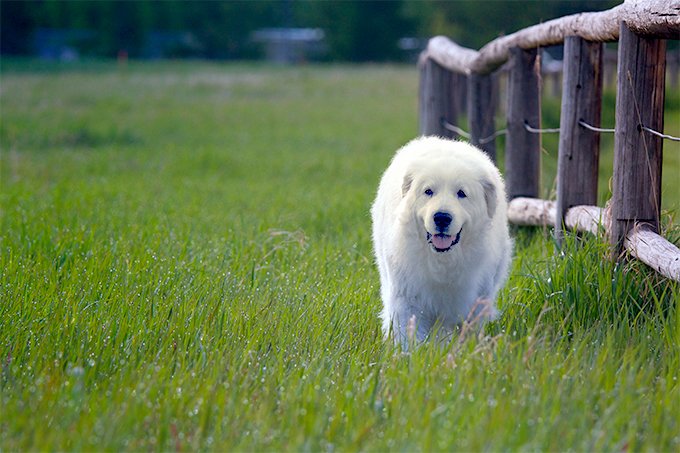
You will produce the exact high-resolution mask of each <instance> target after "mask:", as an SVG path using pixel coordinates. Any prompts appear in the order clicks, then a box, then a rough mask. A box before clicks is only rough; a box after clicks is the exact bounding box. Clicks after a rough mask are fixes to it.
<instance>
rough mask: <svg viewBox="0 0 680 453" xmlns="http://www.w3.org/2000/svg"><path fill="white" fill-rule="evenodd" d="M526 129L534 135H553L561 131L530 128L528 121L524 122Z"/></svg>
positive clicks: (557, 128)
mask: <svg viewBox="0 0 680 453" xmlns="http://www.w3.org/2000/svg"><path fill="white" fill-rule="evenodd" d="M524 129H526V130H527V132H531V133H532V134H553V133H558V132H559V131H560V128H559V127H555V128H547V129H536V128H535V127H531V126H529V122H528V121H527V120H524Z"/></svg>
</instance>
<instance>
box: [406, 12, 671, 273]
mask: <svg viewBox="0 0 680 453" xmlns="http://www.w3.org/2000/svg"><path fill="white" fill-rule="evenodd" d="M667 39H676V40H677V39H680V1H678V0H627V1H625V2H624V3H623V4H621V5H619V6H617V7H615V8H612V9H610V10H607V11H603V12H598V13H582V14H575V15H572V16H566V17H562V18H559V19H555V20H552V21H549V22H546V23H543V24H540V25H535V26H532V27H528V28H525V29H523V30H520V31H519V32H517V33H514V34H511V35H508V36H504V37H501V38H499V39H496V40H494V41H491V42H490V43H488V44H487V45H486V46H484V47H483V48H482V49H480V50H479V51H475V50H472V49H467V48H464V47H461V46H459V45H457V44H456V43H454V42H452V41H450V40H449V39H447V38H445V37H441V36H439V37H435V38H432V39H431V40H430V41H429V43H428V47H427V49H426V50H425V51H424V52H423V54H422V55H421V58H420V62H419V67H420V71H421V76H420V77H421V82H420V133H421V134H423V135H439V136H444V137H452V138H454V137H457V136H458V135H460V134H463V133H464V131H462V130H461V129H460V128H459V127H458V126H457V125H456V120H457V118H456V116H457V115H456V112H458V111H460V110H461V108H462V107H461V104H462V103H463V102H464V100H465V101H466V103H467V106H466V110H467V115H468V121H469V140H470V142H471V143H473V144H475V145H477V146H478V147H480V148H481V149H483V150H484V151H485V152H487V153H488V154H489V155H490V156H491V157H492V158H493V159H494V160H495V159H496V146H495V139H496V137H497V136H498V135H499V134H500V133H505V134H506V140H505V180H506V188H507V193H508V197H509V198H510V206H509V211H508V217H509V220H510V222H512V223H516V224H520V225H554V227H555V229H556V233H557V237H558V239H560V238H561V237H562V235H563V231H564V228H571V229H576V230H580V231H590V232H596V231H597V230H598V228H599V226H604V228H605V230H606V232H607V234H608V237H609V240H610V243H611V245H612V253H613V257H614V259H619V258H621V257H622V256H623V255H624V254H625V253H623V252H624V250H627V251H628V252H629V253H630V254H631V255H632V256H635V257H637V258H638V259H640V260H641V261H643V262H645V263H646V264H648V265H649V266H651V267H653V268H654V269H655V270H657V271H658V272H660V273H661V274H663V275H664V276H666V277H668V278H671V279H674V280H677V281H680V250H679V249H678V248H677V247H676V246H675V245H673V244H672V243H670V242H669V241H667V240H666V239H664V238H663V237H661V236H659V235H658V234H657V233H658V231H659V217H660V210H661V165H662V146H663V139H664V137H663V136H662V134H660V133H659V131H663V108H664V83H665V70H666V68H665V65H666V59H665V55H666V40H667ZM617 40H618V42H619V44H618V66H617V97H616V124H615V129H614V130H609V131H608V132H614V137H615V138H614V174H613V187H612V199H611V200H610V201H609V202H608V207H607V208H605V209H602V208H598V207H597V206H595V204H596V202H597V173H598V162H599V147H600V137H599V135H600V132H603V131H605V130H603V129H601V128H600V111H601V103H602V80H603V64H602V61H603V42H609V41H617ZM561 43H563V44H564V60H563V61H564V63H563V77H562V79H563V81H562V106H561V115H560V127H559V132H560V140H559V155H558V175H557V200H556V201H547V200H541V199H539V198H538V195H539V190H540V174H541V146H540V145H541V144H540V140H541V135H540V132H542V130H541V110H540V107H541V105H540V82H541V80H540V58H539V57H538V55H539V54H538V49H539V48H540V47H543V46H549V45H555V44H561ZM504 64H506V67H509V69H508V71H509V74H508V80H507V95H508V100H507V102H508V103H507V109H506V116H507V126H506V129H505V130H504V131H496V130H495V125H494V116H495V115H494V114H495V111H496V103H497V97H498V74H497V73H498V72H499V71H498V69H499V68H500V67H501V66H502V65H504ZM553 132H556V131H553Z"/></svg>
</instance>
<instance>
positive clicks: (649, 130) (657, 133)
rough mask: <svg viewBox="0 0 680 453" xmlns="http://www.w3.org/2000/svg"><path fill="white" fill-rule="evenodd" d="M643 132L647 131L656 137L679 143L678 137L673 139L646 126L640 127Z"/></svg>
mask: <svg viewBox="0 0 680 453" xmlns="http://www.w3.org/2000/svg"><path fill="white" fill-rule="evenodd" d="M640 128H641V129H642V130H643V131H647V132H649V133H650V134H653V135H656V136H657V137H661V138H665V139H667V140H673V141H674V142H680V137H673V136H672V135H667V134H662V133H661V132H658V131H655V130H654V129H650V128H648V127H647V126H640Z"/></svg>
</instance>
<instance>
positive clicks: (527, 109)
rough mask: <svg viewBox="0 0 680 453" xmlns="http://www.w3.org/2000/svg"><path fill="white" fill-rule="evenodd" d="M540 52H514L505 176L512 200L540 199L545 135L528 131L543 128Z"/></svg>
mask: <svg viewBox="0 0 680 453" xmlns="http://www.w3.org/2000/svg"><path fill="white" fill-rule="evenodd" d="M537 56H538V50H537V49H530V50H522V49H520V48H518V47H513V48H512V49H510V60H511V66H510V76H509V79H508V113H507V116H508V125H507V128H508V136H507V139H506V142H505V175H506V179H505V181H506V187H507V193H508V197H509V198H510V199H513V198H516V197H532V198H536V197H538V194H539V190H540V184H541V183H540V181H541V136H540V134H533V133H531V132H529V131H527V130H526V128H525V123H528V124H529V125H530V126H531V127H534V128H540V127H541V99H540V88H539V84H540V68H539V67H538V59H537Z"/></svg>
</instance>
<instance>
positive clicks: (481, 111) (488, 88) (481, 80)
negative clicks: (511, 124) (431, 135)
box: [467, 74, 498, 162]
mask: <svg viewBox="0 0 680 453" xmlns="http://www.w3.org/2000/svg"><path fill="white" fill-rule="evenodd" d="M497 83H498V81H497V77H496V75H494V74H470V75H469V76H468V108H467V111H468V123H469V127H470V143H472V144H473V145H475V146H477V147H479V148H480V149H482V150H483V151H484V152H485V153H486V154H488V155H489V157H491V159H492V160H493V161H494V162H496V139H495V138H490V137H493V134H494V133H495V132H496V125H495V123H494V120H495V117H496V102H497V98H498V85H497ZM481 139H487V140H486V141H485V143H480V140H481Z"/></svg>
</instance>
